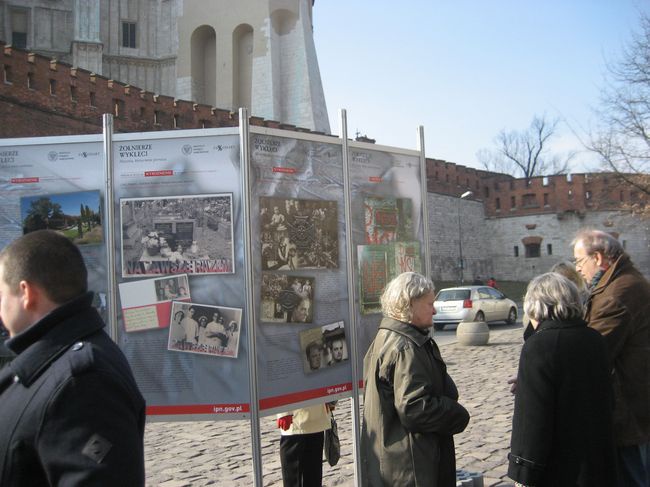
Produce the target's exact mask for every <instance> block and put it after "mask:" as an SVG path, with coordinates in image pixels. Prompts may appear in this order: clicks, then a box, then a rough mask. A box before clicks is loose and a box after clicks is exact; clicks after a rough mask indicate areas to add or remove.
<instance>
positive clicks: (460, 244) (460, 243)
mask: <svg viewBox="0 0 650 487" xmlns="http://www.w3.org/2000/svg"><path fill="white" fill-rule="evenodd" d="M473 194H474V192H472V191H465V192H464V193H463V194H461V195H460V198H458V257H459V261H458V275H459V278H460V279H459V280H460V285H461V286H462V285H463V283H464V282H465V281H464V279H463V229H462V227H461V225H460V200H464V199H465V198H469V197H470V196H472V195H473Z"/></svg>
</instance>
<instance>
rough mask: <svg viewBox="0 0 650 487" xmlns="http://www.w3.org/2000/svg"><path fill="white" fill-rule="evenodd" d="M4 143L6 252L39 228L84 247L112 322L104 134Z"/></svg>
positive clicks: (1, 191) (0, 210)
mask: <svg viewBox="0 0 650 487" xmlns="http://www.w3.org/2000/svg"><path fill="white" fill-rule="evenodd" d="M0 142H2V143H1V144H0V248H2V247H4V246H6V245H7V244H8V243H9V242H11V241H12V240H14V239H16V238H18V237H20V236H21V235H23V234H24V233H27V232H30V231H34V230H39V229H45V228H48V229H52V230H56V231H59V232H61V233H63V234H65V235H66V236H68V237H69V238H70V239H71V240H72V241H73V242H74V243H76V244H77V245H78V246H79V249H80V251H81V254H82V255H83V258H84V261H85V263H86V266H87V268H88V288H89V289H91V290H93V291H94V292H95V300H94V305H95V306H96V307H97V309H98V310H99V311H100V313H101V314H102V316H103V317H104V318H106V293H107V273H106V272H107V270H106V247H105V244H104V234H103V220H102V218H103V212H102V206H103V204H104V201H105V195H104V176H105V172H104V153H103V147H102V138H101V136H97V135H92V136H75V137H42V138H36V139H34V138H25V139H5V140H2V141H0Z"/></svg>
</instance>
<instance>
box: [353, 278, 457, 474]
mask: <svg viewBox="0 0 650 487" xmlns="http://www.w3.org/2000/svg"><path fill="white" fill-rule="evenodd" d="M434 299H435V294H434V287H433V283H432V282H431V281H430V280H429V279H427V278H426V277H424V276H422V275H420V274H417V273H415V272H405V273H403V274H400V275H399V276H397V277H396V278H395V279H393V280H392V281H391V282H390V283H389V284H388V285H387V286H386V288H385V290H384V293H383V295H382V297H381V306H382V312H383V314H384V318H383V319H382V321H381V324H380V325H379V331H378V332H377V336H376V337H375V339H374V341H373V343H372V344H371V345H370V349H369V350H368V353H367V354H366V356H365V359H364V363H363V368H364V379H365V392H364V410H363V423H362V431H361V450H362V454H361V458H362V459H363V460H362V469H363V473H364V483H365V484H367V485H372V486H375V487H379V486H396V485H399V486H400V487H408V486H416V485H427V486H434V487H453V486H455V485H456V458H455V451H454V440H453V435H455V434H456V433H460V432H461V431H463V430H464V429H465V427H466V426H467V423H468V422H469V413H468V412H467V410H466V409H465V408H464V407H463V406H461V405H460V404H459V403H458V390H457V389H456V385H455V384H454V381H453V380H452V379H451V377H449V375H448V374H447V367H446V366H445V362H444V361H443V360H442V357H441V356H440V350H439V349H438V346H437V345H436V344H435V342H434V341H433V340H432V339H431V338H430V336H429V328H430V327H431V325H432V323H433V315H434V314H435V309H434V307H433V302H434Z"/></svg>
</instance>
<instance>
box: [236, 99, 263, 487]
mask: <svg viewBox="0 0 650 487" xmlns="http://www.w3.org/2000/svg"><path fill="white" fill-rule="evenodd" d="M239 151H240V152H239V153H240V158H241V161H240V167H241V172H242V178H241V183H242V186H241V195H242V197H241V204H242V217H243V219H244V269H245V272H246V279H245V283H246V316H247V317H248V320H247V322H248V354H249V355H248V382H249V388H250V409H251V411H250V413H251V419H250V422H251V447H252V450H253V451H252V454H253V482H254V484H255V486H256V487H262V478H263V473H262V441H261V433H260V405H259V400H258V398H257V337H256V334H257V333H256V329H257V316H255V306H254V295H253V283H254V282H255V281H254V274H253V232H252V228H251V189H250V188H251V184H250V183H251V181H250V179H251V177H250V126H249V124H248V110H247V109H246V108H240V109H239Z"/></svg>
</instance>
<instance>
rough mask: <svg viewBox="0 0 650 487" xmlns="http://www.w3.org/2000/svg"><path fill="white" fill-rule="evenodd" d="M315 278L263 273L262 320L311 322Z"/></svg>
mask: <svg viewBox="0 0 650 487" xmlns="http://www.w3.org/2000/svg"><path fill="white" fill-rule="evenodd" d="M313 305H314V278H313V277H304V276H292V275H287V274H274V273H270V272H267V273H263V274H262V305H261V312H260V314H261V319H262V321H267V322H272V323H311V322H312V320H313V315H314V309H313Z"/></svg>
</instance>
